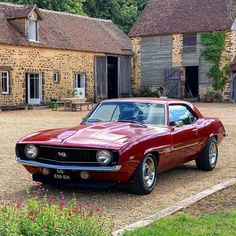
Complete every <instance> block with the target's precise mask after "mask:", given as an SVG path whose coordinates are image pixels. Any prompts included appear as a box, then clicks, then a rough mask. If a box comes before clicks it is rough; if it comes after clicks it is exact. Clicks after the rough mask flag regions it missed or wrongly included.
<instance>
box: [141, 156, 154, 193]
mask: <svg viewBox="0 0 236 236" xmlns="http://www.w3.org/2000/svg"><path fill="white" fill-rule="evenodd" d="M142 169H143V182H144V184H145V186H146V187H148V188H149V187H151V186H152V185H153V184H154V182H155V177H156V167H155V162H154V160H153V158H152V156H151V155H149V156H146V158H145V159H144V162H143V166H142Z"/></svg>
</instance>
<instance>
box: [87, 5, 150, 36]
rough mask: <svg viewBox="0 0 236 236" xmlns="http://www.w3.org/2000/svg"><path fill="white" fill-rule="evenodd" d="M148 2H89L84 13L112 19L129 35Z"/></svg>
mask: <svg viewBox="0 0 236 236" xmlns="http://www.w3.org/2000/svg"><path fill="white" fill-rule="evenodd" d="M147 1H148V0H87V1H85V2H84V6H83V9H84V12H85V13H86V14H87V15H89V16H91V17H98V18H103V19H111V20H112V21H113V22H114V23H115V24H116V25H118V26H119V27H120V28H121V29H122V30H124V32H126V33H128V32H129V30H130V28H131V27H132V25H133V24H134V22H135V20H136V19H137V17H138V15H139V13H140V12H141V11H142V10H143V8H144V7H145V5H146V3H147Z"/></svg>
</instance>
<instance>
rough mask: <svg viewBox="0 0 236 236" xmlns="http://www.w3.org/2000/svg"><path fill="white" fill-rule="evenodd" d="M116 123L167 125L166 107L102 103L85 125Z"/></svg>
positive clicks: (151, 104) (134, 103)
mask: <svg viewBox="0 0 236 236" xmlns="http://www.w3.org/2000/svg"><path fill="white" fill-rule="evenodd" d="M114 121H116V122H132V123H139V124H144V125H165V106H164V105H163V104H157V103H146V102H127V101H125V102H123V101H122V102H121V101H119V102H118V101H117V102H102V103H101V104H100V105H98V106H97V107H96V108H95V109H94V111H92V113H91V114H90V115H89V116H88V117H87V118H86V119H85V120H84V122H83V123H85V124H91V123H98V122H114Z"/></svg>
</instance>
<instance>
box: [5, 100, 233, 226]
mask: <svg viewBox="0 0 236 236" xmlns="http://www.w3.org/2000/svg"><path fill="white" fill-rule="evenodd" d="M196 106H197V107H198V108H199V110H200V111H201V112H202V113H203V114H204V115H205V116H209V117H219V118H220V119H221V120H222V122H223V123H224V125H225V128H226V130H227V132H228V133H229V136H228V137H227V138H225V139H224V141H223V142H222V144H221V145H220V147H219V161H218V164H217V168H216V169H215V170H214V171H213V172H203V171H198V170H197V169H196V167H195V163H194V162H191V163H188V164H186V165H184V166H182V167H179V168H176V169H174V170H171V171H168V172H166V173H163V174H161V175H159V179H158V183H157V186H156V188H155V189H154V191H153V192H152V193H151V194H150V195H148V196H135V195H132V194H129V193H127V192H124V191H122V190H120V189H118V188H114V189H110V190H108V191H102V190H85V189H69V188H66V189H65V188H64V189H58V188H53V187H47V190H48V191H49V193H50V194H57V193H60V192H61V191H63V193H64V194H65V196H66V198H68V199H70V198H72V196H73V194H75V195H76V197H77V198H78V200H79V201H80V203H81V204H85V205H96V206H98V207H101V208H103V209H105V210H106V211H107V212H108V215H109V216H110V217H111V218H112V220H113V222H114V225H115V229H118V228H120V227H122V226H124V225H127V224H130V223H133V222H135V221H137V220H139V219H141V218H143V217H146V216H148V215H150V214H153V213H155V212H157V211H160V210H161V209H164V208H166V207H168V206H169V205H171V204H173V203H174V202H177V201H180V200H183V199H185V198H187V197H190V196H191V195H193V194H196V193H198V192H200V191H202V190H204V189H207V188H208V187H211V186H212V185H215V184H217V183H220V182H222V181H224V180H226V179H228V178H232V177H235V176H236V148H235V146H236V105H235V104H200V103H199V104H196ZM85 115H86V112H65V111H54V112H53V111H51V110H30V111H12V112H1V113H0V130H1V135H0V143H1V145H0V170H1V171H0V201H14V200H16V199H17V198H23V199H24V198H26V192H25V190H26V189H29V190H34V189H36V184H35V183H33V182H32V181H31V176H30V175H29V174H28V173H27V172H26V171H25V170H24V168H23V167H21V166H20V165H18V164H17V163H16V161H15V143H16V141H17V139H19V138H21V137H22V136H24V135H26V134H28V133H31V132H34V131H37V130H42V129H50V128H57V127H70V126H74V125H76V124H79V122H80V121H81V119H82V118H83V117H84V116H85Z"/></svg>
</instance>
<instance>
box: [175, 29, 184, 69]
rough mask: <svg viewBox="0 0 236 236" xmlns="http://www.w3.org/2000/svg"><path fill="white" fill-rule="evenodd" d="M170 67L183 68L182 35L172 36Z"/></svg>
mask: <svg viewBox="0 0 236 236" xmlns="http://www.w3.org/2000/svg"><path fill="white" fill-rule="evenodd" d="M172 38H173V41H172V66H173V67H181V66H183V35H182V34H173V36H172Z"/></svg>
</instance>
